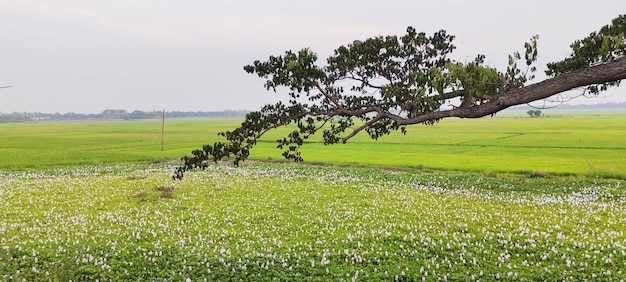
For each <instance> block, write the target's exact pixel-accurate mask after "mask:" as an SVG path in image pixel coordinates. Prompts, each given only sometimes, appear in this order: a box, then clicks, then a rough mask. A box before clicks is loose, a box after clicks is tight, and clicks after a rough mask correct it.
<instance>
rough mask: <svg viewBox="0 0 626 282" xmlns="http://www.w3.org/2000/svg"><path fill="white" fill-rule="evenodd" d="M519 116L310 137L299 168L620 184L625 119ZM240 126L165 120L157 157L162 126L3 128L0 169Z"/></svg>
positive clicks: (144, 151)
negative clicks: (328, 141) (373, 135)
mask: <svg viewBox="0 0 626 282" xmlns="http://www.w3.org/2000/svg"><path fill="white" fill-rule="evenodd" d="M525 115H526V114H525V113H522V112H520V113H505V114H502V115H499V116H496V117H494V118H482V119H474V120H460V119H447V120H443V121H441V122H440V123H439V124H437V125H435V126H421V125H416V126H412V127H409V132H408V134H407V135H406V136H405V135H402V134H400V133H397V134H393V135H391V136H384V137H382V138H381V139H379V140H378V141H373V140H371V139H369V137H368V136H367V135H366V134H360V135H357V136H356V137H355V138H354V139H353V140H351V141H350V142H349V143H348V144H337V145H332V146H324V145H323V144H322V143H321V142H320V137H314V138H312V139H310V140H309V144H306V145H305V146H303V147H302V152H303V156H304V158H305V161H309V162H321V163H328V164H348V165H355V164H356V165H372V166H385V167H395V168H409V169H413V168H424V169H432V170H461V171H477V172H486V171H491V172H508V173H532V172H533V171H540V172H545V173H552V174H566V175H567V174H575V175H588V176H601V177H617V178H626V144H625V143H624V140H626V113H624V112H568V111H561V112H556V113H555V114H553V115H552V116H551V117H545V118H527V117H525ZM239 122H240V121H239V120H229V119H171V120H167V122H166V130H165V138H164V141H165V150H164V151H161V121H160V120H148V121H89V122H50V123H45V122H41V123H26V124H0V132H1V134H2V138H0V168H23V167H49V166H63V165H76V164H79V165H83V164H113V163H121V162H158V161H167V160H172V159H175V158H178V157H180V156H182V155H186V154H189V153H190V152H191V150H193V149H196V148H200V147H201V145H202V144H212V143H213V142H214V141H217V140H219V139H218V136H217V132H220V131H224V130H229V129H232V128H235V127H236V126H237V125H238V123H239ZM289 130H290V129H288V128H286V129H279V130H276V131H274V132H270V133H269V134H268V135H267V136H265V137H264V138H263V139H262V140H261V141H260V142H259V143H258V145H257V147H256V148H255V149H254V150H253V151H252V159H257V160H275V161H279V160H282V156H281V155H280V153H281V152H280V151H279V150H277V149H276V148H275V147H276V143H275V140H276V139H278V138H282V137H284V136H285V135H286V134H287V133H288V132H289Z"/></svg>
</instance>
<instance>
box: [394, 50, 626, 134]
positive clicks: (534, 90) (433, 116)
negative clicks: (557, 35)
mask: <svg viewBox="0 0 626 282" xmlns="http://www.w3.org/2000/svg"><path fill="white" fill-rule="evenodd" d="M622 79H626V57H622V58H619V59H617V60H613V61H610V62H608V63H605V64H600V65H595V66H591V67H587V68H583V69H577V70H573V71H570V72H568V73H564V74H562V75H559V76H557V77H554V78H549V79H546V80H544V81H541V82H539V83H535V84H531V85H528V86H525V87H522V88H518V89H514V90H511V91H508V92H503V93H499V94H498V95H496V96H495V97H494V98H493V99H491V100H489V101H487V102H485V103H483V104H480V105H475V106H473V107H467V108H455V109H452V110H445V111H437V112H431V113H427V114H424V115H421V116H418V117H415V118H411V119H402V118H392V120H393V121H395V122H396V123H398V125H409V124H418V123H422V122H425V121H430V120H438V119H441V118H446V117H458V118H480V117H484V116H487V115H490V114H494V113H497V112H499V111H501V110H504V109H506V108H508V107H511V106H515V105H522V104H527V103H530V102H533V101H537V100H541V99H545V98H548V97H550V96H553V95H556V94H559V93H561V92H565V91H568V90H572V89H574V88H578V87H583V86H588V85H593V84H602V83H606V82H610V81H619V80H622Z"/></svg>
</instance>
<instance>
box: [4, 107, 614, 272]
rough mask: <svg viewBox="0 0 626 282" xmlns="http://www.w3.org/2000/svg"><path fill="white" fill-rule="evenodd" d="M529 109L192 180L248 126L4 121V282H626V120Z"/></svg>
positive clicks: (224, 168) (271, 152) (265, 144)
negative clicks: (230, 135)
mask: <svg viewBox="0 0 626 282" xmlns="http://www.w3.org/2000/svg"><path fill="white" fill-rule="evenodd" d="M524 115H525V113H519V114H515V113H508V114H504V115H500V116H497V117H495V118H483V119H477V120H458V119H452V120H444V121H442V122H441V123H440V124H438V125H436V126H434V127H428V126H414V127H410V128H409V133H408V134H407V135H406V136H404V135H401V134H394V135H392V136H387V137H384V138H382V139H380V140H378V141H371V140H369V139H368V138H367V136H365V135H361V136H357V137H356V138H355V139H354V140H351V142H350V143H348V144H342V145H333V146H327V147H326V146H323V145H322V144H321V143H319V139H316V138H313V139H311V140H309V142H310V143H309V144H307V145H306V146H304V147H303V154H304V158H305V160H307V161H311V162H316V163H318V162H319V163H325V164H328V165H321V166H311V165H308V164H307V163H305V164H301V165H288V164H281V163H275V162H269V163H267V162H248V163H244V164H243V165H242V166H241V167H234V166H231V165H227V164H217V165H210V166H209V167H208V168H207V169H206V170H205V171H193V172H189V173H187V174H186V176H185V178H184V179H183V180H182V181H175V180H173V179H172V177H171V175H172V172H173V170H174V168H175V166H176V165H178V164H179V162H177V161H173V162H172V160H174V159H176V158H177V157H180V156H181V155H185V154H188V153H189V152H190V151H191V150H192V149H195V148H198V147H200V145H201V144H204V143H212V142H214V141H216V140H218V139H217V136H216V133H217V132H219V131H223V130H228V129H231V128H233V127H234V126H236V125H237V123H238V122H239V121H237V120H220V119H180V120H176V119H172V120H168V121H167V122H166V131H165V140H164V141H165V150H163V151H161V123H160V121H156V120H148V121H88V122H38V123H24V124H0V134H1V135H2V137H1V138H0V209H1V212H0V281H97V280H99V281H300V280H302V281H389V280H397V281H446V280H448V281H478V280H480V281H493V280H505V281H539V280H545V281H581V280H601V281H605V280H608V281H623V280H624V279H626V272H625V271H624V269H626V232H625V231H626V229H625V227H624V226H626V181H625V179H626V160H625V156H626V154H625V153H626V152H625V150H626V145H624V144H623V140H626V138H625V137H626V113H616V112H602V113H582V112H580V113H574V112H562V113H559V114H553V115H551V117H544V118H532V119H531V118H526V117H524ZM288 132H289V129H281V130H279V131H276V132H272V133H271V134H270V135H268V136H266V138H264V140H261V142H259V144H258V147H256V150H254V151H253V155H252V157H253V159H257V160H273V161H278V160H280V159H281V158H280V151H278V150H277V149H275V146H276V145H275V143H274V142H273V140H275V139H277V138H278V137H282V136H283V135H284V134H286V133H288Z"/></svg>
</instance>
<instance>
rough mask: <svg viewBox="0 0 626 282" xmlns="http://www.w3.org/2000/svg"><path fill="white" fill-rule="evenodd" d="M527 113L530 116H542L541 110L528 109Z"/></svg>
mask: <svg viewBox="0 0 626 282" xmlns="http://www.w3.org/2000/svg"><path fill="white" fill-rule="evenodd" d="M526 113H527V114H528V116H530V117H540V116H541V110H528V112H526Z"/></svg>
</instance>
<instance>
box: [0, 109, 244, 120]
mask: <svg viewBox="0 0 626 282" xmlns="http://www.w3.org/2000/svg"><path fill="white" fill-rule="evenodd" d="M247 113H248V111H245V110H226V111H213V112H202V111H197V112H183V111H171V112H165V117H166V118H199V117H208V118H238V117H244V116H245V115H246V114H247ZM162 117H163V112H162V111H149V112H144V111H132V112H128V111H126V110H115V109H106V110H104V111H102V112H101V113H99V114H79V113H73V112H70V113H64V114H61V113H58V112H57V113H54V114H51V113H38V112H34V113H28V112H23V113H0V123H12V122H28V121H41V120H139V119H160V118H162Z"/></svg>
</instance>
